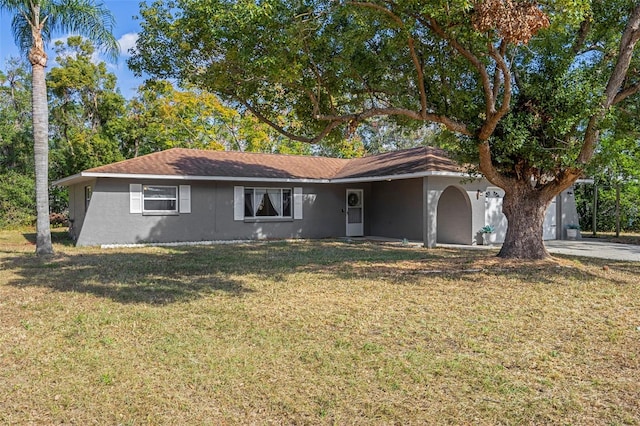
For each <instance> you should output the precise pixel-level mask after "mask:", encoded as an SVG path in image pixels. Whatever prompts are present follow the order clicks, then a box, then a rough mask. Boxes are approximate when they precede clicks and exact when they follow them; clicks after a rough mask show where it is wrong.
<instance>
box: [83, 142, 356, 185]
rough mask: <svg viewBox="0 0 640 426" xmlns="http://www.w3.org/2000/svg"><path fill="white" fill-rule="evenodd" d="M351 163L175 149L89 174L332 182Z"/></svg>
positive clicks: (316, 158) (326, 158)
mask: <svg viewBox="0 0 640 426" xmlns="http://www.w3.org/2000/svg"><path fill="white" fill-rule="evenodd" d="M348 162H349V160H344V159H339V158H328V157H311V156H302V155H279V154H262V153H251V152H234V151H206V150H197V149H187V148H172V149H168V150H166V151H161V152H155V153H153V154H148V155H144V156H142V157H136V158H132V159H130V160H124V161H120V162H118V163H113V164H107V165H105V166H100V167H95V168H93V169H89V170H86V172H89V173H117V174H143V175H164V176H171V175H175V176H212V177H213V176H218V177H222V176H224V177H237V178H243V177H244V178H247V177H252V178H282V179H330V178H331V177H332V176H334V175H335V174H336V173H337V172H338V171H339V170H340V169H342V168H343V167H344V166H345V165H346V164H347V163H348Z"/></svg>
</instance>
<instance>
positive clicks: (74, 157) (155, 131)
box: [0, 37, 640, 232]
mask: <svg viewBox="0 0 640 426" xmlns="http://www.w3.org/2000/svg"><path fill="white" fill-rule="evenodd" d="M94 53H95V49H94V46H93V45H92V44H91V42H89V41H87V40H85V39H82V38H81V37H70V38H69V39H67V41H66V42H64V43H63V42H58V43H57V45H56V55H57V57H56V63H57V65H55V66H54V67H53V68H52V69H51V70H50V72H49V75H48V82H47V83H48V87H49V99H50V101H49V107H50V119H51V128H50V177H51V179H52V180H56V179H59V178H62V177H65V176H69V175H73V174H75V173H78V172H80V171H82V170H85V169H88V168H91V167H97V166H100V165H103V164H108V163H111V162H114V161H120V160H124V159H128V158H133V157H136V156H139V155H144V154H149V153H151V152H156V151H161V150H164V149H168V148H174V147H187V148H197V149H215V150H238V151H253V152H272V153H282V154H317V155H331V156H339V157H354V156H360V155H364V154H365V153H376V152H383V151H389V150H394V149H402V148H409V147H412V146H416V145H419V144H431V145H445V146H446V145H447V141H446V139H445V138H444V137H443V135H442V134H441V132H440V131H439V128H438V127H434V126H422V127H419V128H415V129H411V128H407V127H402V126H398V125H397V124H395V123H393V122H391V121H389V120H383V119H378V120H374V121H372V122H370V123H368V124H367V125H366V126H363V127H361V128H359V129H358V131H357V133H356V134H354V135H352V136H351V138H350V139H349V140H342V141H329V142H326V143H324V144H321V145H318V146H312V145H309V144H306V143H301V142H295V141H292V140H290V139H288V138H285V137H283V136H282V135H280V134H278V133H277V132H275V131H274V130H273V129H272V128H271V127H269V126H266V125H265V124H262V123H260V122H259V121H258V120H257V119H256V118H255V117H253V116H252V115H250V114H248V113H241V112H238V111H237V110H235V109H233V108H231V107H229V106H228V105H225V104H224V103H223V102H222V101H221V100H220V99H219V98H218V97H216V96H215V95H213V94H211V93H207V92H203V91H202V90H198V89H196V88H192V89H191V90H180V89H177V88H176V87H174V86H173V85H172V84H171V83H169V82H167V81H163V80H150V81H148V82H146V83H145V84H144V85H142V86H140V87H139V88H138V91H137V95H136V96H135V97H133V98H132V99H130V100H127V99H125V98H124V97H123V96H122V95H121V94H120V92H119V90H118V87H117V81H116V77H115V75H114V74H113V73H111V72H109V71H108V68H107V65H106V64H105V63H104V62H97V63H96V62H95V61H94V60H93V59H92V58H93V55H94ZM30 91H31V81H30V75H29V71H28V67H27V64H26V63H24V62H23V61H22V60H20V59H19V58H11V59H9V60H7V61H6V63H5V64H4V66H3V69H2V70H0V227H3V228H6V227H15V226H24V225H30V224H32V223H33V221H34V218H35V201H34V197H35V196H34V194H35V188H34V176H33V169H34V167H33V143H32V139H31V137H32V136H31V108H30V96H31V95H30ZM623 111H624V113H623V114H622V115H621V116H620V117H618V118H617V120H616V122H615V123H614V124H615V125H614V126H613V130H612V131H610V132H607V134H605V135H604V137H603V140H602V144H601V145H602V146H601V148H600V149H599V150H598V152H597V154H596V158H595V161H594V162H593V165H592V167H591V171H590V176H592V177H593V178H594V181H595V185H596V186H597V188H598V204H597V216H596V229H597V230H598V231H610V232H611V231H615V230H616V223H617V217H619V223H620V227H621V230H623V231H633V232H640V207H639V206H638V200H640V143H639V141H640V134H639V133H640V131H639V130H638V129H640V119H639V118H638V111H637V106H636V105H635V104H634V103H629V104H628V105H626V106H625V107H624V110H623ZM575 193H576V199H577V202H578V212H579V214H580V218H581V219H580V227H581V229H582V230H584V231H592V230H593V225H592V224H593V220H592V219H593V193H594V185H589V184H586V185H578V186H577V187H576V191H575ZM618 197H619V198H618ZM66 207H67V194H66V191H65V190H64V189H57V188H53V189H52V191H51V209H52V212H58V213H64V211H65V210H66Z"/></svg>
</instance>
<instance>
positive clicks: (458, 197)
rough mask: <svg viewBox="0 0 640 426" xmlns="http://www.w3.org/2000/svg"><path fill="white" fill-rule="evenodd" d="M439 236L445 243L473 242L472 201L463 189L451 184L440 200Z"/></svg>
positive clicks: (439, 240)
mask: <svg viewBox="0 0 640 426" xmlns="http://www.w3.org/2000/svg"><path fill="white" fill-rule="evenodd" d="M437 221H438V226H437V230H438V238H437V241H438V242H439V243H443V244H471V243H472V239H473V235H472V232H471V201H470V200H469V196H468V195H467V193H466V192H464V191H463V190H462V189H460V188H458V187H455V186H449V187H447V189H445V190H444V192H443V193H442V195H440V199H439V200H438V216H437Z"/></svg>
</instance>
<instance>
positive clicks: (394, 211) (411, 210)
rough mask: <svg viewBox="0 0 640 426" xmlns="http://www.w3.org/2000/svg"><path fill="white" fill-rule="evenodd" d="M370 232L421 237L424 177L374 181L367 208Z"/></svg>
mask: <svg viewBox="0 0 640 426" xmlns="http://www.w3.org/2000/svg"><path fill="white" fill-rule="evenodd" d="M366 212H368V215H367V218H368V224H369V235H374V236H379V237H390V238H399V239H402V238H407V239H410V240H421V239H422V226H423V220H422V213H423V203H422V179H420V178H418V179H407V180H393V181H388V182H387V181H382V182H374V183H372V184H371V202H370V203H369V206H368V208H367V209H366Z"/></svg>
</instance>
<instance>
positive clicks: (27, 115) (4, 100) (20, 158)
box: [0, 58, 33, 173]
mask: <svg viewBox="0 0 640 426" xmlns="http://www.w3.org/2000/svg"><path fill="white" fill-rule="evenodd" d="M7 170H15V171H19V172H22V173H28V172H29V171H30V170H33V141H32V137H31V82H30V76H29V72H28V71H27V66H26V64H25V63H24V62H22V61H21V60H19V59H17V58H12V59H9V60H8V61H7V63H6V70H5V72H2V71H0V173H4V172H5V171H7Z"/></svg>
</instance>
